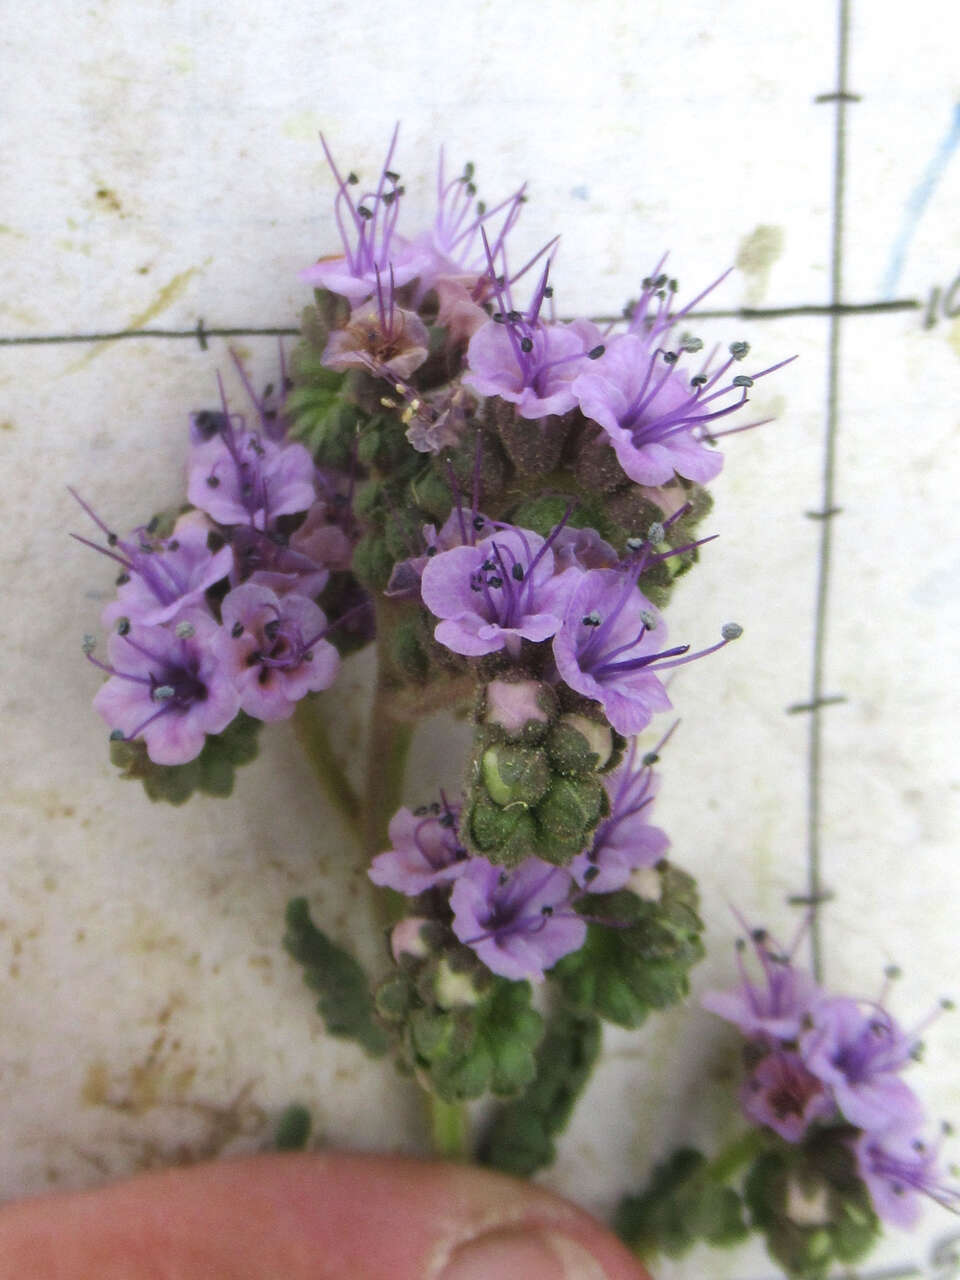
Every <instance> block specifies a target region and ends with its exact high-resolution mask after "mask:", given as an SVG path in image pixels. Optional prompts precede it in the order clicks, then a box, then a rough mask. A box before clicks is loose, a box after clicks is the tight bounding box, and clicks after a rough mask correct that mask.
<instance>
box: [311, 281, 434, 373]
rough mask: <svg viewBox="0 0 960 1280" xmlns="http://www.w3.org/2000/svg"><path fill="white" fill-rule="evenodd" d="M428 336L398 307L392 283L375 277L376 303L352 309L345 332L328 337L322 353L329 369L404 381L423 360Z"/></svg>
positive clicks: (419, 322)
mask: <svg viewBox="0 0 960 1280" xmlns="http://www.w3.org/2000/svg"><path fill="white" fill-rule="evenodd" d="M429 346H430V334H429V333H428V332H427V326H426V325H425V324H424V323H423V321H422V320H421V319H420V317H419V316H418V315H417V314H416V312H414V311H405V310H404V309H403V307H398V306H396V305H395V303H394V299H393V285H392V283H390V284H387V285H384V283H383V281H382V280H381V278H380V276H379V275H378V276H377V290H376V302H375V303H374V301H373V300H371V301H370V302H368V303H364V304H362V305H358V306H355V307H354V309H353V313H352V314H351V316H350V321H349V323H348V325H347V327H346V328H345V329H338V330H336V332H334V333H331V335H330V338H329V340H328V342H327V345H326V348H325V350H324V352H323V363H324V364H325V365H326V366H327V367H328V368H329V369H337V370H340V371H347V370H349V369H366V370H367V371H368V372H370V373H373V374H375V375H377V376H378V377H385V378H394V379H396V378H408V377H409V376H410V374H411V373H413V371H414V369H418V368H419V367H420V365H422V364H423V362H424V360H426V358H427V352H428V348H429Z"/></svg>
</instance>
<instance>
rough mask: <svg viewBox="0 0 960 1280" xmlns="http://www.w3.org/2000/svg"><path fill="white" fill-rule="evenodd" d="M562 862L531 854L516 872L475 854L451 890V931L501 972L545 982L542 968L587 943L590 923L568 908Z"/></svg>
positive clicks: (566, 877)
mask: <svg viewBox="0 0 960 1280" xmlns="http://www.w3.org/2000/svg"><path fill="white" fill-rule="evenodd" d="M572 884H573V882H572V880H571V878H570V875H569V873H568V872H567V871H565V870H564V869H563V868H562V867H553V866H551V865H550V864H549V863H548V862H542V861H541V860H540V859H539V858H527V859H526V861H524V862H521V863H520V865H519V866H518V867H516V868H515V869H514V870H513V871H504V870H503V868H502V867H495V866H492V865H491V864H490V863H489V862H488V861H487V860H486V858H476V857H475V858H471V859H470V860H469V861H468V862H467V865H466V868H465V870H464V871H463V873H462V874H461V875H460V876H459V877H458V879H457V880H456V882H455V883H454V886H453V892H452V893H451V895H450V906H451V908H452V909H453V931H454V933H455V934H456V935H457V937H458V938H459V939H460V941H461V942H463V943H465V944H466V946H468V947H472V948H473V950H474V951H475V952H476V953H477V955H478V956H479V957H480V959H481V960H482V961H483V963H484V964H485V965H486V966H487V968H488V969H490V970H491V972H493V973H498V974H500V976H501V977H504V978H511V979H513V980H514V981H520V980H522V979H524V978H528V979H530V980H531V981H532V982H542V981H543V978H544V970H546V969H549V968H550V967H551V966H552V965H554V964H556V962H557V961H558V960H559V959H560V958H561V956H565V955H567V954H568V952H570V951H577V950H579V948H580V947H582V946H583V943H584V940H585V938H586V936H587V926H586V922H585V921H584V920H582V919H581V918H580V916H578V915H577V914H576V912H575V911H574V910H573V909H572V908H571V907H570V905H569V901H570V893H571V889H572Z"/></svg>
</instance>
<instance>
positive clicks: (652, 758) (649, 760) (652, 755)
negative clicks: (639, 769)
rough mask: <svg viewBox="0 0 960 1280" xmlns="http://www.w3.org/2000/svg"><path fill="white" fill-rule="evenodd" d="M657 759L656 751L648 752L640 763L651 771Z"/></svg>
mask: <svg viewBox="0 0 960 1280" xmlns="http://www.w3.org/2000/svg"><path fill="white" fill-rule="evenodd" d="M659 759H660V757H659V756H658V755H657V753H656V751H648V752H647V754H646V755H645V756H644V757H643V759H642V760H641V761H640V763H641V764H642V765H643V767H644V768H645V769H652V768H653V766H654V765H655V764H656V763H657V761H658V760H659Z"/></svg>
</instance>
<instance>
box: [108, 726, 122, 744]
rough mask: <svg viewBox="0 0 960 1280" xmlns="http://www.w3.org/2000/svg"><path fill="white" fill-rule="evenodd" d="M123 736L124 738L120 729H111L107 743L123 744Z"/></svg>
mask: <svg viewBox="0 0 960 1280" xmlns="http://www.w3.org/2000/svg"><path fill="white" fill-rule="evenodd" d="M125 736H126V735H125V734H124V732H123V730H122V729H111V730H110V737H109V739H108V741H109V742H123V740H124V737H125Z"/></svg>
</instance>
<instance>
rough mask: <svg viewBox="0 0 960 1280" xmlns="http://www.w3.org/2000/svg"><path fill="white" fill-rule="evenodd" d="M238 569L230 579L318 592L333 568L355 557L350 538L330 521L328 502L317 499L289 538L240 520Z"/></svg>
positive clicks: (305, 592) (284, 591)
mask: <svg viewBox="0 0 960 1280" xmlns="http://www.w3.org/2000/svg"><path fill="white" fill-rule="evenodd" d="M231 546H232V547H233V553H234V561H235V572H234V573H233V574H232V575H231V579H230V580H231V582H232V583H233V584H234V585H239V584H240V583H241V582H245V581H249V582H255V583H257V584H258V585H259V586H262V587H269V588H270V590H271V591H275V592H276V593H277V595H278V596H282V595H286V594H287V593H288V592H291V591H295V592H296V593H297V595H301V596H308V597H311V598H312V597H314V596H318V595H319V594H320V592H321V591H322V590H323V588H324V587H325V586H326V585H327V582H328V580H329V578H330V570H331V569H348V568H349V567H350V561H351V557H352V554H353V553H352V548H351V544H350V539H349V538H348V537H347V535H346V534H345V533H344V531H343V529H341V528H340V526H339V525H337V524H331V523H330V522H329V520H328V512H327V504H326V503H324V502H315V503H314V504H313V506H312V507H311V508H310V510H309V511H308V512H307V516H306V519H305V520H304V522H303V524H301V525H300V526H299V527H298V528H297V529H296V530H295V531H294V532H293V533H292V534H290V535H289V537H287V536H286V535H281V534H278V533H275V532H270V533H268V532H265V531H264V530H262V529H254V528H252V527H251V526H250V525H237V527H236V528H235V529H234V531H233V538H232V541H231Z"/></svg>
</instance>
